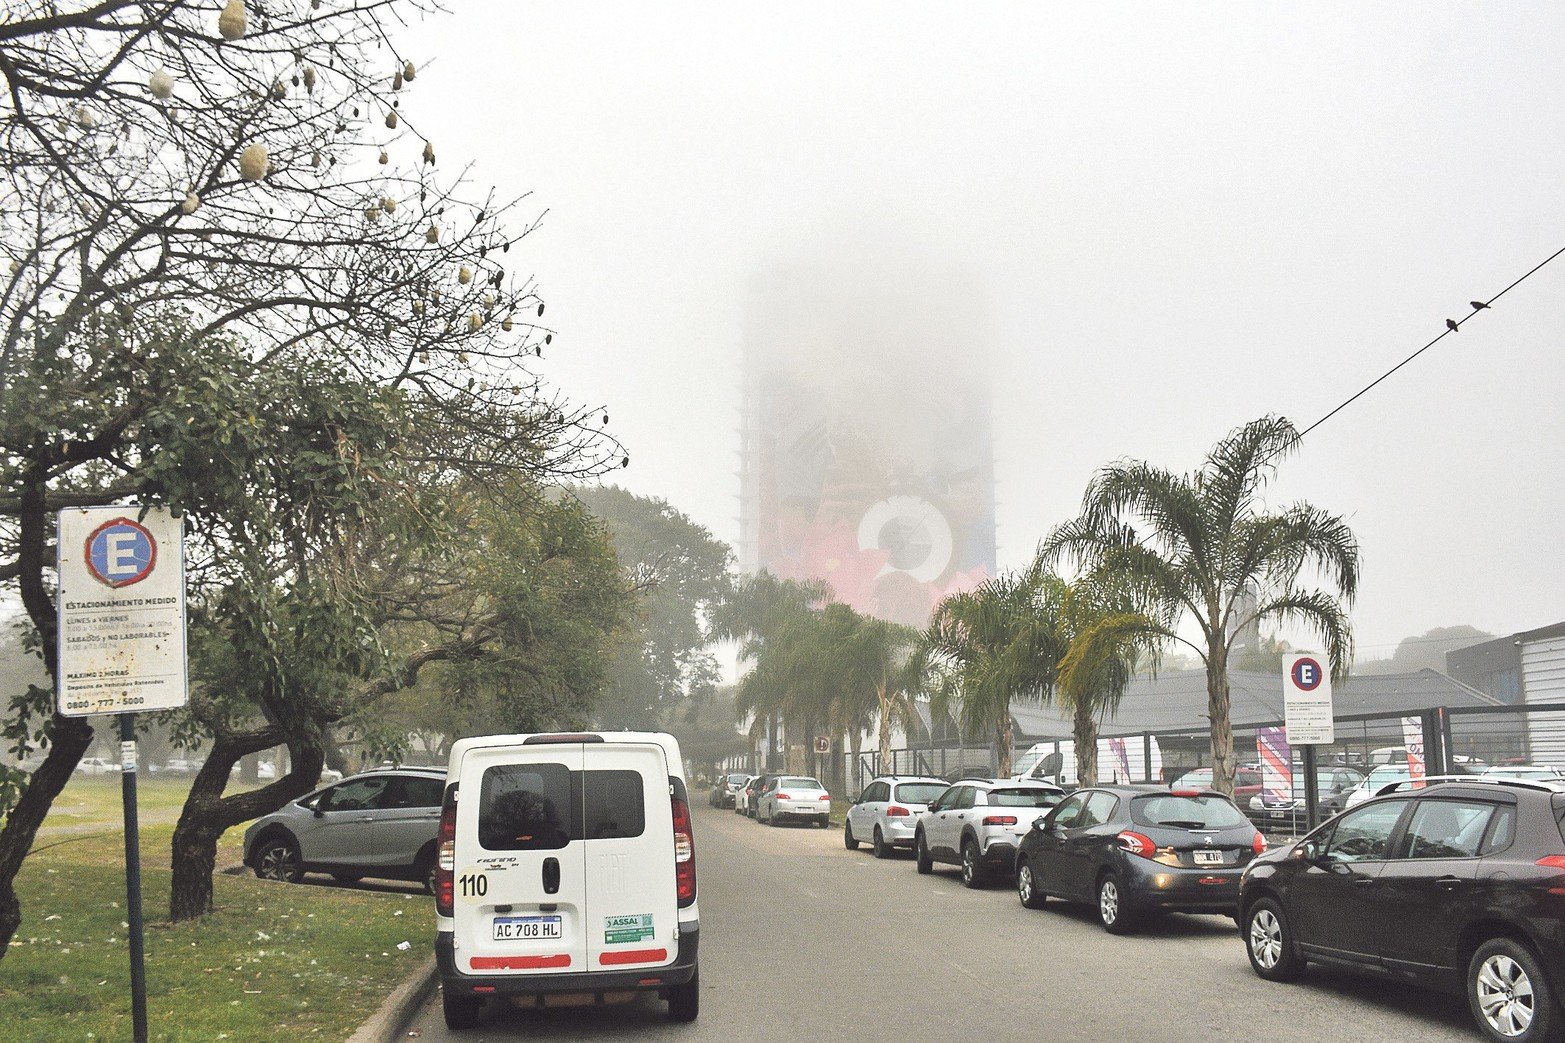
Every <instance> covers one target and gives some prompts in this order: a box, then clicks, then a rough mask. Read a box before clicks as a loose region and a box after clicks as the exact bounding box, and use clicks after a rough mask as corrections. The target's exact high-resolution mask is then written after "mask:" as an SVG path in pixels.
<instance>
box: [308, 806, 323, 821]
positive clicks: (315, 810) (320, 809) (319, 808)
mask: <svg viewBox="0 0 1565 1043" xmlns="http://www.w3.org/2000/svg"><path fill="white" fill-rule="evenodd" d="M310 810H311V811H312V812H313V813H314V815H315V817H316V818H325V817H326V809H325V808H324V807H322V806H321V805H320V804H317V805H315V807H313V808H311V809H310Z"/></svg>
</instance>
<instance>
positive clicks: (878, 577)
mask: <svg viewBox="0 0 1565 1043" xmlns="http://www.w3.org/2000/svg"><path fill="white" fill-rule="evenodd" d="M982 316H983V307H982V303H981V300H980V296H979V293H978V291H977V290H976V289H975V287H974V286H973V285H972V284H971V282H970V281H969V280H967V279H966V278H964V276H963V275H962V273H959V272H949V271H941V270H939V268H938V267H937V266H935V265H932V264H930V263H928V262H927V261H924V260H921V259H918V258H916V257H913V256H910V255H908V254H907V253H905V252H898V251H896V250H895V249H892V248H882V249H878V250H862V251H859V252H857V253H855V254H854V255H853V256H851V257H850V256H847V255H838V256H836V257H834V258H833V259H831V260H830V261H819V262H810V263H794V264H789V265H779V266H775V267H773V268H770V269H767V270H766V272H765V274H764V275H763V276H761V277H759V278H757V279H756V280H755V282H754V284H753V286H752V290H751V294H750V304H749V307H748V309H747V313H746V327H745V331H744V348H745V352H744V354H745V389H744V390H745V395H744V438H743V461H742V470H741V496H742V501H743V507H742V522H743V528H744V539H743V543H742V549H743V555H742V556H743V564H744V565H745V566H746V567H747V568H750V569H766V570H768V571H770V572H771V573H773V574H774V575H777V576H781V577H785V578H790V579H814V580H824V581H826V582H827V583H829V584H830V585H831V588H832V590H833V592H834V593H835V595H836V597H837V599H838V600H839V601H842V602H844V603H846V604H849V605H852V606H853V607H854V608H855V609H857V610H859V611H861V612H866V613H870V614H873V615H876V616H879V617H881V618H884V619H890V620H894V621H897V622H900V623H907V624H910V625H914V626H921V625H923V624H924V623H925V622H926V621H927V620H928V618H929V614H930V612H931V610H932V609H933V608H934V606H935V604H936V603H938V602H939V600H940V599H941V598H942V597H944V596H945V595H946V594H948V593H952V592H955V591H960V590H966V589H969V588H971V587H973V586H976V585H977V584H979V583H981V582H982V581H983V580H984V579H985V578H987V577H988V576H990V575H993V573H994V569H995V524H994V463H993V447H992V443H991V438H990V424H989V395H988V390H989V389H988V384H987V367H986V354H985V352H984V351H983V350H982V347H981V345H982V343H983V336H984V330H983V319H982Z"/></svg>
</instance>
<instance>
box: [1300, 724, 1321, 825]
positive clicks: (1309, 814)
mask: <svg viewBox="0 0 1565 1043" xmlns="http://www.w3.org/2000/svg"><path fill="white" fill-rule="evenodd" d="M1302 767H1303V769H1304V832H1306V833H1308V832H1309V831H1310V830H1312V829H1314V828H1315V824H1316V823H1317V822H1319V821H1320V799H1319V798H1320V794H1319V793H1318V792H1317V783H1316V781H1315V747H1314V746H1313V745H1309V746H1305V747H1304V764H1303V765H1302Z"/></svg>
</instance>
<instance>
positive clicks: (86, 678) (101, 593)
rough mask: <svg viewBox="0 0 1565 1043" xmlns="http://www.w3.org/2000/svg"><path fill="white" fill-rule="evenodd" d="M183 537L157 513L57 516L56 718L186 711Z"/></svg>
mask: <svg viewBox="0 0 1565 1043" xmlns="http://www.w3.org/2000/svg"><path fill="white" fill-rule="evenodd" d="M183 537H184V523H183V522H181V521H180V520H179V519H178V518H175V517H173V516H172V515H171V514H170V513H169V512H168V511H166V510H162V509H151V510H148V511H146V512H145V513H143V511H142V510H141V508H139V507H133V506H119V507H70V508H66V509H65V510H63V511H61V512H60V514H59V569H60V592H59V620H60V669H59V684H58V687H57V689H56V695H57V698H58V705H59V709H60V713H62V714H64V715H65V716H67V717H85V716H88V715H90V714H99V713H128V712H140V711H145V710H169V709H173V708H174V707H178V706H184V705H185V701H186V683H185V562H184V548H183Z"/></svg>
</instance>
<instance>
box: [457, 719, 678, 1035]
mask: <svg viewBox="0 0 1565 1043" xmlns="http://www.w3.org/2000/svg"><path fill="white" fill-rule="evenodd" d="M446 779H447V785H446V793H445V803H444V806H443V807H442V809H441V814H440V847H439V851H440V858H439V871H438V873H437V875H436V878H435V911H436V922H435V930H436V932H437V933H436V936H435V953H436V956H437V958H438V961H439V964H440V979H441V985H442V990H441V991H442V993H443V998H444V1005H445V1015H446V1024H447V1025H448V1026H449V1027H451V1028H453V1029H464V1028H470V1027H472V1026H473V1025H474V1024H475V1023H476V1022H477V1020H478V1015H479V1011H480V1009H481V1007H482V1005H483V1001H484V1000H485V999H486V998H488V997H509V998H511V999H512V1000H513V1002H522V1003H526V1004H529V1005H531V1004H536V1005H538V1006H550V1005H554V1004H559V1005H572V1006H577V1005H581V1004H583V1003H606V1002H617V1001H620V1000H627V999H632V998H634V996H635V994H636V993H637V992H645V991H655V992H657V993H658V994H659V995H660V996H661V997H663V998H664V999H666V1000H668V1013H669V1017H670V1018H672V1019H673V1020H675V1021H694V1020H695V1018H696V1015H697V1013H698V1011H699V1009H700V1007H699V987H700V976H699V974H698V973H697V966H696V946H697V942H698V941H699V939H700V934H699V931H700V918H699V916H698V913H697V910H696V861H695V857H696V856H695V837H694V834H693V832H692V828H691V822H690V798H689V795H688V793H687V792H686V789H685V773H684V766H683V762H682V761H681V760H680V757H679V744H678V743H677V742H676V741H675V740H674V737H673V736H671V735H664V734H661V733H654V732H601V733H598V732H592V733H571V734H554V733H550V734H538V735H486V736H479V737H477V738H471V739H461V740H459V741H458V742H457V743H456V744H455V745H454V746H452V748H451V764H450V768H449V770H448V772H447V775H446Z"/></svg>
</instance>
